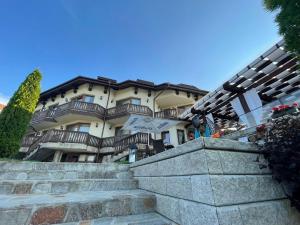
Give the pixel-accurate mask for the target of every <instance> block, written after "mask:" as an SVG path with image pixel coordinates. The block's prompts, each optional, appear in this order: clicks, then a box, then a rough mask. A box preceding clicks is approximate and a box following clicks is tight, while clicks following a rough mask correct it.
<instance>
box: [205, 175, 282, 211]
mask: <svg viewBox="0 0 300 225" xmlns="http://www.w3.org/2000/svg"><path fill="white" fill-rule="evenodd" d="M210 180H211V186H212V190H213V193H214V197H215V204H216V205H217V206H221V205H232V204H239V203H250V202H256V201H267V200H273V199H280V198H285V194H284V192H283V189H282V187H281V186H280V185H279V184H278V183H277V182H276V181H274V180H273V179H272V176H271V175H226V176H224V175H211V176H210Z"/></svg>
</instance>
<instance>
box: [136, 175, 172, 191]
mask: <svg viewBox="0 0 300 225" xmlns="http://www.w3.org/2000/svg"><path fill="white" fill-rule="evenodd" d="M138 180H139V188H141V189H144V190H147V191H152V192H155V193H160V194H166V192H167V181H166V180H167V178H166V177H139V178H138Z"/></svg>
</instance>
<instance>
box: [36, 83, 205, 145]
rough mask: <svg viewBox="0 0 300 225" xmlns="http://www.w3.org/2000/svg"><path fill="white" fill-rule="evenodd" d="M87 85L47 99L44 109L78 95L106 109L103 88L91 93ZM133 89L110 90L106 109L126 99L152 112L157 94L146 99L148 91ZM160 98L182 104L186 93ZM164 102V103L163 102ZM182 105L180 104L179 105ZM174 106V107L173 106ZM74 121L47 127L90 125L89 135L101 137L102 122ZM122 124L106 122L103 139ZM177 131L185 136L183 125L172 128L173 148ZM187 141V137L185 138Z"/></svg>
mask: <svg viewBox="0 0 300 225" xmlns="http://www.w3.org/2000/svg"><path fill="white" fill-rule="evenodd" d="M88 86H89V85H88V84H83V85H81V86H79V87H78V89H77V93H74V92H73V90H69V91H67V92H66V93H65V96H64V98H61V96H60V95H57V96H56V97H55V100H54V101H52V100H51V99H48V101H47V102H46V105H45V107H46V109H47V108H48V107H49V106H51V105H54V104H57V103H58V104H59V105H61V104H64V103H67V102H69V101H71V99H72V98H74V97H76V96H80V95H92V96H95V98H94V103H96V104H99V105H101V106H103V107H106V103H107V99H108V92H107V93H106V94H105V93H104V87H103V86H95V85H94V86H93V89H92V91H89V90H88ZM134 90H135V89H134V88H133V87H130V88H126V89H123V90H117V91H116V90H112V89H111V95H110V100H109V102H108V108H111V107H115V106H116V102H117V101H119V100H123V99H127V98H139V99H141V105H144V106H148V107H149V108H150V109H151V110H153V100H154V98H155V96H156V95H158V93H160V91H159V92H156V93H155V92H154V91H151V96H150V97H148V90H144V89H141V88H138V93H137V94H135V93H134ZM160 97H162V98H166V97H167V98H166V99H168V98H169V99H170V98H172V101H173V102H176V101H174V98H178V102H179V103H180V102H182V101H181V100H182V99H183V98H185V99H186V93H185V92H179V95H176V94H175V91H174V90H166V91H164V92H163V94H161V95H160V96H159V97H158V98H157V99H159V98H160ZM199 97H200V96H199ZM164 102H166V101H164ZM185 102H192V103H194V102H195V101H194V99H193V96H192V95H191V97H190V98H189V99H187V100H186V101H185ZM181 105H182V104H181ZM181 105H180V104H177V106H181ZM174 106H176V105H174ZM41 108H42V104H39V105H38V106H37V110H40V109H41ZM161 108H164V107H163V106H161V107H159V106H158V105H157V104H155V111H156V112H157V111H160V109H161ZM74 118H76V119H74V121H72V122H70V123H60V124H58V125H55V126H53V127H49V128H48V129H61V126H63V129H66V126H67V125H69V124H73V123H90V124H91V126H90V132H89V133H90V134H91V135H95V136H98V137H100V136H101V132H102V127H103V121H102V120H97V121H96V120H88V121H87V120H82V119H81V118H82V117H80V116H76V117H74ZM120 125H122V124H118V125H112V124H110V123H109V121H108V122H106V126H105V129H104V135H103V137H111V136H114V134H115V127H117V126H120ZM177 129H183V130H185V135H187V134H186V133H187V132H186V129H185V128H184V124H179V125H177V126H176V127H172V128H171V129H170V130H169V131H170V140H171V144H173V145H174V146H176V145H177V144H178V138H177ZM156 137H157V138H160V134H158V135H156ZM186 140H187V137H186Z"/></svg>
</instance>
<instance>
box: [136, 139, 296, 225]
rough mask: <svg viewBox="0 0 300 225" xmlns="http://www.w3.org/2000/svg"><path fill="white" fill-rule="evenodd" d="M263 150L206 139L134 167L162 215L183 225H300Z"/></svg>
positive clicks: (190, 143) (140, 186) (236, 143)
mask: <svg viewBox="0 0 300 225" xmlns="http://www.w3.org/2000/svg"><path fill="white" fill-rule="evenodd" d="M259 153H260V152H259V151H258V149H257V147H256V146H255V145H253V144H250V143H241V142H238V141H231V140H224V139H223V140H222V139H210V138H200V139H197V140H194V141H190V142H188V143H186V144H184V145H181V146H178V147H176V148H174V149H171V150H168V151H165V152H163V153H160V154H158V155H155V156H152V157H149V158H146V159H143V160H141V161H138V162H136V163H134V164H132V165H131V169H132V171H133V172H134V177H135V178H136V179H137V180H138V182H139V188H141V189H144V190H147V191H149V192H152V193H154V194H155V195H156V199H157V206H156V211H157V212H158V213H160V214H162V215H163V216H165V217H167V218H169V219H171V220H172V221H174V222H175V223H178V224H181V225H186V224H188V225H202V224H205V225H299V224H300V214H299V213H298V212H297V211H296V210H295V209H294V208H291V207H290V203H289V201H288V200H287V199H286V197H285V193H284V191H283V189H282V187H281V186H280V184H278V183H277V182H276V181H274V180H273V179H272V175H271V173H270V171H269V169H268V168H263V169H261V168H260V167H261V165H266V162H265V160H264V159H263V157H262V156H261V155H260V154H259Z"/></svg>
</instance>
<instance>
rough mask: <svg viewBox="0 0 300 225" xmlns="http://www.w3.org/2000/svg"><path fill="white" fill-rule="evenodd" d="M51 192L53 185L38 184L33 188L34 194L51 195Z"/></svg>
mask: <svg viewBox="0 0 300 225" xmlns="http://www.w3.org/2000/svg"><path fill="white" fill-rule="evenodd" d="M49 192H51V183H47V182H37V183H36V184H34V185H33V187H32V193H37V194H38V193H49Z"/></svg>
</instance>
